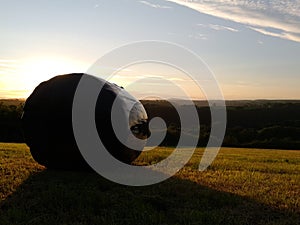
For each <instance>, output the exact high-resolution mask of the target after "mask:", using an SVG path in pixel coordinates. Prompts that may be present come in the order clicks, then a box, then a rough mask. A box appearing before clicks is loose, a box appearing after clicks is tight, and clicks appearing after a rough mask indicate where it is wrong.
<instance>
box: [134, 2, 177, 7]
mask: <svg viewBox="0 0 300 225" xmlns="http://www.w3.org/2000/svg"><path fill="white" fill-rule="evenodd" d="M139 2H140V3H142V4H145V5H147V6H150V7H152V8H156V9H171V7H170V6H166V5H159V4H153V3H150V2H147V1H139Z"/></svg>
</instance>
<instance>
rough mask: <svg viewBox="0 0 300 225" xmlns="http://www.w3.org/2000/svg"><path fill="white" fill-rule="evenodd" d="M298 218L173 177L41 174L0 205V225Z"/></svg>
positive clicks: (283, 221) (286, 221) (246, 221)
mask: <svg viewBox="0 0 300 225" xmlns="http://www.w3.org/2000/svg"><path fill="white" fill-rule="evenodd" d="M296 221H299V215H298V214H295V213H292V212H283V211H276V210H273V209H270V208H269V207H267V206H264V205H262V204H259V203H257V202H254V201H253V200H250V199H247V198H243V197H240V196H237V195H233V194H229V193H224V192H219V191H216V190H212V189H209V188H207V187H203V186H200V185H199V184H196V183H193V182H191V181H188V180H182V179H179V178H176V177H173V178H170V179H169V180H167V181H165V182H163V183H160V184H157V185H153V186H148V187H128V186H122V185H118V184H115V183H112V182H110V181H107V180H106V179H104V178H102V177H101V176H99V175H97V174H95V173H84V172H70V171H61V172H58V171H51V170H45V171H42V172H40V173H37V174H35V175H32V176H31V177H29V178H28V179H27V180H26V181H25V182H24V183H23V184H22V185H20V186H19V187H18V189H17V191H16V192H14V194H12V195H11V196H9V197H8V198H7V199H6V200H4V201H3V202H2V203H0V224H1V225H6V224H7V225H13V224H26V225H29V224H55V225H57V224H72V225H76V224H89V225H93V224H214V225H215V224H264V225H266V224H293V225H294V224H296V223H297V222H296Z"/></svg>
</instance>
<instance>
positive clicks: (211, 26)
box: [197, 24, 239, 32]
mask: <svg viewBox="0 0 300 225" xmlns="http://www.w3.org/2000/svg"><path fill="white" fill-rule="evenodd" d="M197 25H198V26H201V27H205V28H210V29H213V30H217V31H220V30H227V31H231V32H238V31H239V30H237V29H234V28H232V27H227V26H222V25H218V24H209V25H205V24H197Z"/></svg>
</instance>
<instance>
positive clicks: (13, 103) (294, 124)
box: [0, 99, 300, 150]
mask: <svg viewBox="0 0 300 225" xmlns="http://www.w3.org/2000/svg"><path fill="white" fill-rule="evenodd" d="M173 101H174V102H175V104H176V105H177V106H176V107H180V108H181V109H182V110H185V111H188V110H190V109H191V105H190V104H191V103H190V102H189V101H186V100H182V99H173ZM24 102H25V100H24V99H2V100H0V127H1V129H0V142H23V141H24V140H23V136H22V131H21V121H20V118H21V114H22V109H23V105H24ZM141 102H142V103H143V105H144V107H145V109H146V111H147V113H148V117H149V119H152V118H154V117H161V118H162V119H163V120H164V121H165V123H166V126H167V135H166V137H165V139H164V140H163V141H162V143H161V145H162V146H176V145H177V143H178V140H179V137H180V135H182V134H181V130H182V128H181V123H180V118H179V116H178V113H177V111H176V109H175V108H174V107H173V106H172V105H171V104H170V103H169V102H167V101H164V100H142V101H141ZM194 104H195V106H196V109H197V112H198V116H199V120H200V124H201V132H200V136H199V135H196V134H195V133H194V131H193V125H194V124H188V125H187V126H188V127H187V128H185V129H184V130H185V133H184V134H183V135H187V137H188V138H197V140H198V146H206V144H207V141H208V138H209V136H210V123H211V116H210V108H209V107H208V102H207V101H194ZM219 104H220V101H214V102H213V105H216V106H218V105H219ZM226 106H227V129H226V135H225V139H224V142H223V146H227V147H253V148H280V149H299V150H300V139H299V137H300V100H253V101H251V100H237V101H226Z"/></svg>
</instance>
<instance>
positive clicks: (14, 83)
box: [0, 0, 300, 100]
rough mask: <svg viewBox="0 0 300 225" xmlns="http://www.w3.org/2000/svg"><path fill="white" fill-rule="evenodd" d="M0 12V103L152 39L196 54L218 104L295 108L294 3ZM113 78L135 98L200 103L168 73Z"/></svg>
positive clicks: (71, 6) (103, 4)
mask: <svg viewBox="0 0 300 225" xmlns="http://www.w3.org/2000/svg"><path fill="white" fill-rule="evenodd" d="M0 3H1V8H0V29H1V35H0V49H1V51H0V98H26V97H28V96H29V95H30V93H31V92H32V91H33V89H34V87H36V86H37V85H38V84H39V83H40V82H42V81H44V80H47V79H49V78H51V77H53V76H55V75H58V74H64V73H71V72H87V71H89V68H90V67H91V66H92V65H94V63H95V62H96V61H97V60H98V59H99V58H101V57H102V56H103V55H105V54H107V53H109V52H110V51H112V50H114V49H116V48H118V47H120V46H124V45H126V44H130V43H134V42H142V41H147V40H156V41H163V42H169V43H174V44H177V45H180V46H183V47H184V48H186V49H189V50H191V51H193V52H194V53H195V54H197V55H198V56H199V57H200V58H201V60H202V61H203V62H204V64H205V65H207V67H208V68H209V69H210V71H211V72H212V73H213V74H214V76H215V78H216V81H217V82H218V84H219V86H220V89H221V90H222V92H223V95H224V97H225V99H228V100H229V99H234V100H235V99H300V88H299V84H300V63H299V62H300V0H286V1H281V0H280V1H276V0H273V1H267V0H243V1H242V0H239V1H237V0H218V1H217V0H210V1H207V0H193V1H186V0H170V1H167V0H147V1H140V0H110V1H107V0H76V1H72V0H52V1H46V0H27V1H16V0H10V1H6V0H0ZM136 54H137V55H138V54H139V53H136ZM174 57H176V56H174ZM178 57H180V56H178ZM101 66H102V67H103V68H104V67H105V66H106V65H101ZM118 69H119V68H115V70H116V73H115V76H114V77H113V78H112V79H111V81H112V82H115V83H117V84H119V85H122V86H124V87H125V89H127V90H128V91H129V92H131V93H133V94H134V95H135V96H136V97H137V98H141V97H142V96H143V97H144V96H145V93H148V95H149V96H150V95H153V96H159V97H162V98H181V97H182V96H183V93H187V95H188V97H190V98H193V99H203V98H205V97H204V93H203V90H201V89H199V87H198V86H197V85H196V84H195V83H194V82H193V80H191V79H190V77H189V76H187V75H186V74H184V73H183V72H182V71H180V70H178V69H176V68H175V67H171V66H170V65H161V64H158V63H142V62H141V63H139V64H134V65H130V66H128V67H127V68H123V69H122V70H118ZM103 71H105V70H104V69H103ZM95 75H97V76H100V77H101V73H100V74H95ZM141 77H142V78H147V79H145V80H144V81H138V80H137V79H140V78H141ZM162 80H163V81H164V82H162ZM168 82H169V83H168ZM170 82H173V83H175V84H176V85H175V86H174V85H173V86H172V84H170ZM200 82H201V81H200ZM203 82H204V81H203ZM178 88H179V89H182V91H178V90H177V89H178Z"/></svg>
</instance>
